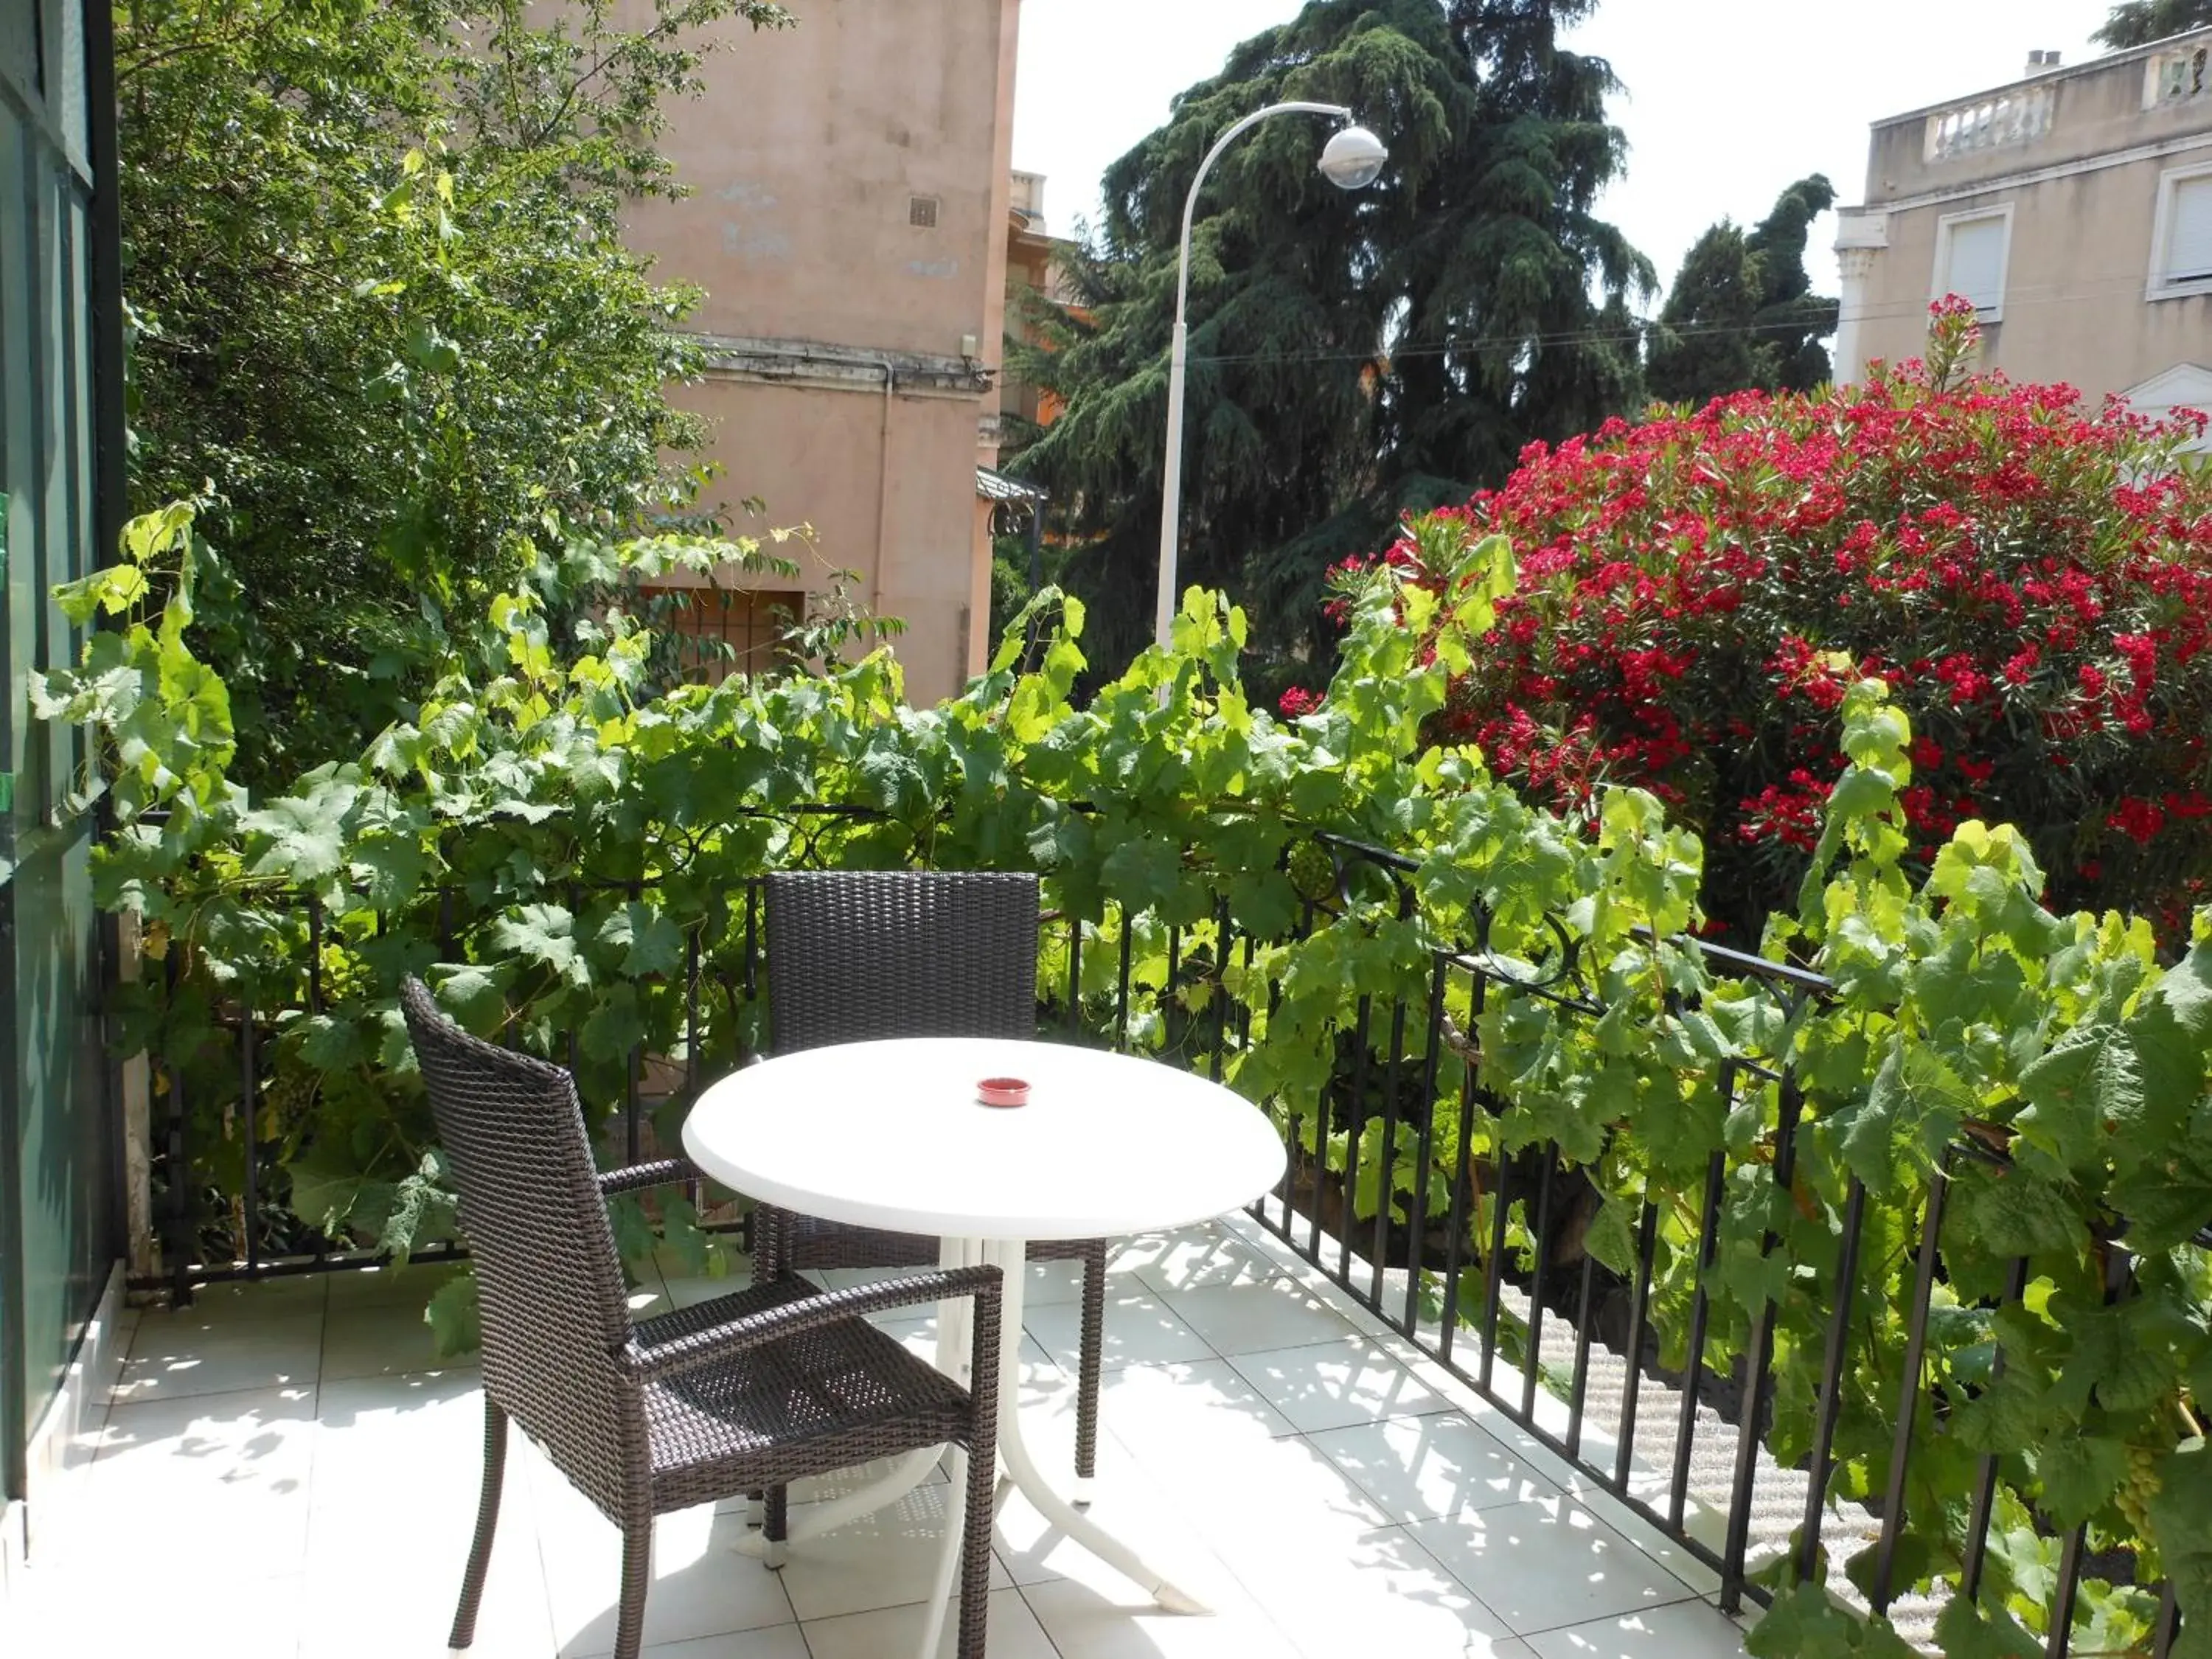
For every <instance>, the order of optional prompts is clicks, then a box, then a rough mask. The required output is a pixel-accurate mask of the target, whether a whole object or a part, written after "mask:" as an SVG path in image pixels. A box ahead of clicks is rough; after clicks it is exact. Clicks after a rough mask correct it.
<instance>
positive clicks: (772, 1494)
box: [761, 1486, 790, 1568]
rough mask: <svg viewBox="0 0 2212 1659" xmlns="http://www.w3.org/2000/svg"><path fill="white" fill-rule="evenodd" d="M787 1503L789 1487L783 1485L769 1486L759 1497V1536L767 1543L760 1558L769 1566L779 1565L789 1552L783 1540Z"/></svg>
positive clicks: (788, 1500)
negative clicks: (765, 1549) (764, 1551)
mask: <svg viewBox="0 0 2212 1659" xmlns="http://www.w3.org/2000/svg"><path fill="white" fill-rule="evenodd" d="M789 1503H790V1492H789V1489H788V1488H787V1487H783V1486H770V1487H769V1489H768V1491H767V1492H766V1493H764V1494H763V1497H762V1499H761V1536H762V1538H763V1539H764V1540H766V1541H767V1543H768V1549H767V1551H766V1553H764V1554H763V1556H762V1558H761V1559H763V1560H764V1561H766V1562H767V1563H768V1564H769V1566H770V1567H777V1568H780V1567H781V1566H782V1565H783V1564H784V1562H785V1560H786V1559H787V1558H788V1556H789V1553H790V1552H789V1550H788V1549H787V1547H786V1546H785V1544H784V1538H785V1535H786V1534H785V1512H786V1510H787V1508H788V1507H789Z"/></svg>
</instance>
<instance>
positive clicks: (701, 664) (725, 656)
mask: <svg viewBox="0 0 2212 1659" xmlns="http://www.w3.org/2000/svg"><path fill="white" fill-rule="evenodd" d="M663 592H665V594H666V596H667V597H668V599H669V600H670V606H669V611H668V614H667V617H666V618H665V621H664V623H663V624H662V625H663V626H664V627H665V628H666V629H668V631H669V632H670V633H671V634H672V635H675V637H676V639H677V641H678V655H679V659H680V660H681V661H682V663H683V665H684V678H686V679H688V680H693V681H698V682H703V683H705V684H709V685H714V684H720V683H721V682H722V681H723V680H725V679H726V678H729V677H730V676H731V675H732V674H763V673H766V672H768V671H769V670H770V669H773V668H775V666H776V665H778V664H779V663H781V662H782V661H783V660H784V659H785V657H786V652H785V649H784V646H783V635H784V632H785V630H786V629H789V628H792V627H793V626H794V625H796V624H797V623H798V622H799V619H800V618H802V617H805V614H806V595H805V594H804V593H763V592H752V591H750V590H747V591H745V592H733V591H732V590H731V589H729V588H725V587H677V588H667V589H664V590H663Z"/></svg>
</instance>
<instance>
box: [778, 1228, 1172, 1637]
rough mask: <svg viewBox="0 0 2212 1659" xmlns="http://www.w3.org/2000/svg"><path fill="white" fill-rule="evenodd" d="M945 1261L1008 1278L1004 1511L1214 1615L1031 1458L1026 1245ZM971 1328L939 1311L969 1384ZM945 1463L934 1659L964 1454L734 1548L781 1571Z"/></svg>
mask: <svg viewBox="0 0 2212 1659" xmlns="http://www.w3.org/2000/svg"><path fill="white" fill-rule="evenodd" d="M976 1262H988V1263H990V1264H991V1265H993V1266H994V1267H997V1268H999V1269H1000V1273H1002V1274H1003V1275H1004V1286H1005V1287H1004V1289H1003V1290H1002V1291H1001V1292H1000V1340H999V1464H1000V1486H999V1502H1000V1504H1004V1503H1005V1502H1006V1498H1007V1496H1008V1494H1009V1493H1011V1492H1020V1493H1021V1495H1022V1496H1023V1497H1024V1498H1028V1499H1029V1501H1030V1504H1032V1505H1034V1506H1035V1507H1036V1511H1037V1513H1038V1514H1040V1515H1042V1516H1044V1518H1045V1520H1046V1521H1047V1522H1048V1523H1049V1524H1050V1525H1051V1526H1052V1528H1054V1530H1055V1531H1057V1532H1059V1533H1060V1534H1062V1535H1063V1536H1064V1537H1066V1538H1067V1539H1069V1540H1070V1541H1073V1542H1074V1543H1078V1544H1080V1545H1081V1546H1082V1547H1084V1548H1085V1549H1087V1550H1089V1551H1090V1552H1091V1553H1092V1554H1093V1555H1095V1556H1097V1558H1098V1559H1100V1560H1102V1561H1103V1562H1104V1563H1105V1564H1106V1565H1108V1566H1109V1567H1111V1568H1113V1569H1114V1571H1116V1572H1118V1573H1120V1574H1121V1576H1122V1577H1125V1578H1127V1579H1128V1580H1129V1582H1130V1583H1133V1584H1135V1585H1136V1586H1138V1587H1139V1589H1142V1590H1143V1591H1144V1592H1145V1593H1146V1595H1150V1596H1151V1597H1152V1600H1153V1601H1157V1602H1158V1603H1159V1605H1160V1606H1161V1607H1165V1608H1166V1609H1167V1610H1168V1611H1169V1612H1170V1613H1211V1612H1212V1609H1211V1608H1209V1607H1207V1606H1206V1604H1205V1603H1204V1602H1203V1601H1200V1600H1199V1599H1198V1598H1197V1597H1196V1596H1194V1595H1191V1594H1190V1593H1189V1592H1188V1591H1187V1590H1183V1589H1178V1588H1177V1587H1176V1585H1175V1584H1173V1583H1170V1582H1169V1580H1168V1578H1167V1576H1166V1575H1165V1574H1164V1573H1162V1572H1161V1571H1159V1570H1158V1568H1156V1567H1153V1566H1151V1565H1147V1564H1146V1561H1145V1559H1144V1558H1143V1557H1142V1556H1140V1555H1139V1554H1138V1553H1137V1552H1136V1551H1134V1550H1133V1549H1131V1548H1130V1547H1128V1546H1127V1544H1125V1543H1123V1542H1122V1541H1121V1540H1120V1539H1118V1538H1116V1537H1115V1536H1114V1535H1113V1534H1111V1533H1109V1532H1108V1531H1107V1530H1106V1529H1105V1528H1103V1527H1102V1526H1100V1525H1099V1524H1098V1523H1097V1522H1096V1521H1094V1520H1092V1519H1091V1517H1090V1516H1087V1515H1085V1514H1084V1513H1083V1512H1082V1510H1081V1509H1080V1508H1079V1507H1078V1505H1081V1504H1089V1502H1090V1501H1091V1482H1089V1481H1088V1480H1081V1481H1078V1482H1077V1483H1076V1490H1075V1492H1074V1494H1073V1500H1072V1501H1071V1499H1070V1498H1063V1497H1061V1496H1060V1493H1059V1492H1055V1491H1054V1490H1053V1488H1052V1486H1050V1485H1049V1484H1048V1482H1047V1481H1046V1480H1045V1478H1044V1476H1043V1475H1042V1474H1041V1473H1039V1472H1038V1469H1037V1466H1036V1460H1034V1459H1033V1458H1031V1457H1030V1449H1029V1443H1028V1442H1027V1441H1025V1440H1024V1439H1023V1438H1022V1418H1021V1393H1022V1310H1023V1293H1024V1291H1025V1290H1026V1289H1027V1287H1028V1284H1029V1248H1028V1245H1027V1244H1026V1243H1024V1241H1022V1240H1019V1239H981V1238H948V1239H946V1240H945V1244H944V1249H943V1251H942V1253H941V1255H940V1256H939V1265H940V1266H943V1267H966V1266H969V1265H970V1264H972V1263H976ZM968 1333H969V1304H967V1303H966V1302H965V1301H959V1302H946V1303H942V1304H939V1307H938V1310H937V1364H938V1368H939V1370H943V1371H944V1372H945V1374H946V1375H947V1376H957V1377H961V1378H963V1380H964V1379H965V1378H966V1376H967V1374H968V1370H969V1335H968ZM940 1458H942V1459H945V1460H946V1461H947V1462H948V1465H949V1467H948V1469H947V1473H948V1474H950V1475H951V1480H952V1485H951V1491H950V1492H949V1493H948V1495H947V1497H946V1498H945V1541H944V1546H943V1548H942V1550H941V1551H940V1553H939V1557H938V1562H937V1574H936V1581H935V1583H934V1585H933V1588H932V1589H931V1593H930V1598H929V1611H928V1614H927V1617H926V1618H925V1620H923V1625H922V1638H921V1659H936V1655H937V1646H938V1643H939V1639H940V1638H942V1636H943V1634H944V1631H945V1613H946V1610H947V1609H948V1607H950V1606H951V1599H952V1586H953V1583H954V1582H955V1580H956V1579H957V1577H958V1576H959V1560H960V1533H961V1525H962V1504H961V1493H962V1492H963V1490H964V1489H965V1487H966V1484H967V1479H968V1454H967V1453H966V1452H964V1451H963V1450H961V1449H959V1448H957V1447H953V1448H951V1449H946V1450H942V1451H939V1450H935V1449H931V1450H924V1451H917V1452H908V1454H907V1455H905V1456H904V1457H902V1458H900V1459H899V1460H898V1461H897V1462H896V1463H895V1464H894V1465H893V1466H892V1467H891V1469H890V1473H889V1474H884V1475H883V1476H882V1477H880V1478H879V1479H878V1480H872V1481H870V1482H869V1483H868V1484H867V1485H866V1486H863V1487H861V1488H860V1490H859V1491H857V1492H848V1493H847V1494H846V1495H845V1496H844V1497H842V1498H831V1499H829V1500H828V1501H827V1502H824V1503H821V1504H809V1505H808V1506H807V1512H806V1514H805V1515H804V1516H800V1517H799V1518H798V1519H797V1520H795V1521H794V1522H793V1523H792V1525H791V1527H790V1528H789V1537H788V1538H787V1539H786V1540H784V1541H781V1542H778V1543H775V1544H771V1543H770V1542H769V1541H768V1540H767V1539H766V1538H764V1537H763V1535H762V1534H760V1533H758V1532H757V1531H756V1532H751V1533H748V1534H745V1536H744V1537H743V1538H742V1539H740V1540H739V1541H738V1544H737V1549H738V1553H740V1554H744V1555H749V1556H752V1557H754V1558H755V1559H759V1560H762V1561H764V1562H766V1563H767V1565H769V1566H771V1567H780V1566H781V1565H783V1558H784V1553H785V1551H786V1549H787V1547H788V1546H789V1545H791V1544H797V1543H801V1542H804V1541H805V1540H807V1539H810V1538H818V1537H820V1536H821V1535H822V1534H823V1533H826V1532H832V1531H835V1530H836V1528H839V1527H842V1526H845V1525H847V1524H848V1523H849V1522H853V1521H855V1520H858V1519H859V1518H860V1516H864V1515H872V1514H873V1513H874V1512H875V1511H876V1510H880V1509H884V1508H886V1507H888V1506H889V1505H890V1504H896V1502H898V1500H899V1499H900V1498H903V1497H905V1496H906V1495H907V1493H908V1492H912V1491H913V1490H914V1489H915V1487H916V1486H920V1485H921V1483H922V1481H923V1480H926V1479H927V1477H928V1474H929V1471H930V1469H931V1468H933V1466H935V1464H936V1463H937V1462H939V1459H940Z"/></svg>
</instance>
